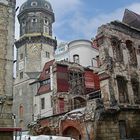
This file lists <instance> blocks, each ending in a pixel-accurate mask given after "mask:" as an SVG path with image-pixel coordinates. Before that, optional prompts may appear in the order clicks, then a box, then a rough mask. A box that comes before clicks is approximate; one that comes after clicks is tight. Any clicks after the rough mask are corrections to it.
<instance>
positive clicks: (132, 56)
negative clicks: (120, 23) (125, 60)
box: [126, 40, 137, 66]
mask: <svg viewBox="0 0 140 140" xmlns="http://www.w3.org/2000/svg"><path fill="white" fill-rule="evenodd" d="M126 47H127V49H128V51H129V56H130V65H132V66H137V57H136V51H135V48H134V46H133V43H132V41H130V40H127V41H126Z"/></svg>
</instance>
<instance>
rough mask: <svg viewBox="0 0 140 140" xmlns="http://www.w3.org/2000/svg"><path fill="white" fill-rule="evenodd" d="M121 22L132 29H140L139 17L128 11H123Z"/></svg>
mask: <svg viewBox="0 0 140 140" xmlns="http://www.w3.org/2000/svg"><path fill="white" fill-rule="evenodd" d="M122 22H124V23H126V24H128V25H129V26H132V27H134V28H137V29H140V15H138V14H136V13H134V12H133V11H130V10H128V9H125V12H124V16H123V20H122Z"/></svg>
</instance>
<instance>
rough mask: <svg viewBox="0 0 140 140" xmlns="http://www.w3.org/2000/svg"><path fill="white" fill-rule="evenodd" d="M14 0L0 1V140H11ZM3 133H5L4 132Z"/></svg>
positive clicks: (12, 122)
mask: <svg viewBox="0 0 140 140" xmlns="http://www.w3.org/2000/svg"><path fill="white" fill-rule="evenodd" d="M15 5H16V1H15V0H0V139H1V140H12V138H13V132H7V129H9V128H11V130H12V129H13V126H14V121H13V114H12V104H13V56H14V55H13V46H14V21H15ZM4 131H5V132H4Z"/></svg>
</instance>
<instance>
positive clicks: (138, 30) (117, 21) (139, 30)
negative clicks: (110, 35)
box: [111, 20, 140, 32]
mask: <svg viewBox="0 0 140 140" xmlns="http://www.w3.org/2000/svg"><path fill="white" fill-rule="evenodd" d="M115 23H118V24H122V25H124V26H126V27H127V28H130V29H132V30H135V31H136V32H140V29H138V28H135V27H133V26H130V25H128V24H126V23H124V22H121V21H119V20H114V21H112V22H111V24H115Z"/></svg>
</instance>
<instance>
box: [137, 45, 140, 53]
mask: <svg viewBox="0 0 140 140" xmlns="http://www.w3.org/2000/svg"><path fill="white" fill-rule="evenodd" d="M137 54H138V55H140V45H139V46H138V49H137Z"/></svg>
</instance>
